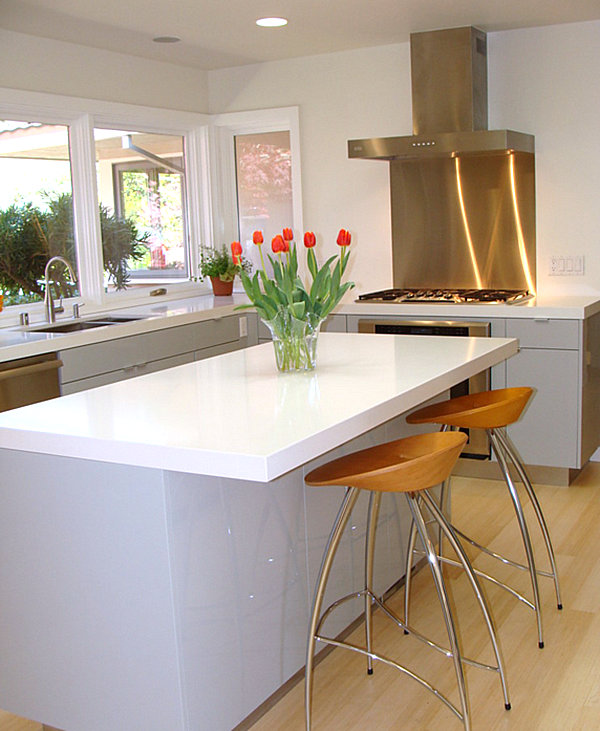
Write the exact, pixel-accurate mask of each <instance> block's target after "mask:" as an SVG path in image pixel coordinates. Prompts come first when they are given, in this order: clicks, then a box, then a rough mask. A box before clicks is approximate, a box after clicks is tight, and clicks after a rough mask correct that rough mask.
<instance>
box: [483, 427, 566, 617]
mask: <svg viewBox="0 0 600 731" xmlns="http://www.w3.org/2000/svg"><path fill="white" fill-rule="evenodd" d="M496 436H497V437H498V440H499V441H500V443H501V444H502V446H503V447H504V449H505V451H506V453H507V454H508V456H509V458H510V460H511V462H512V463H513V464H514V466H515V468H516V470H517V474H518V475H519V478H520V480H521V482H522V483H523V485H524V487H525V490H526V492H527V495H528V497H529V500H530V502H531V504H532V505H533V509H534V511H535V516H536V518H537V521H538V523H539V526H540V530H541V531H542V535H543V537H544V542H545V544H546V551H547V553H548V560H549V561H550V567H551V571H550V575H551V577H552V578H553V579H554V589H555V591H556V604H557V607H558V609H562V608H563V605H562V599H561V595H560V586H559V583H558V569H557V567H556V559H555V557H554V549H553V548H552V541H551V540H550V532H549V531H548V526H547V525H546V520H545V518H544V513H543V512H542V508H541V506H540V503H539V501H538V499H537V495H536V494H535V492H534V489H533V485H532V484H531V481H530V479H529V476H528V475H527V472H526V471H525V467H524V466H523V461H522V459H521V457H520V455H519V452H518V451H517V448H516V447H515V445H514V444H513V442H512V440H511V439H510V437H509V436H508V434H506V432H503V431H502V430H498V431H497V432H496ZM538 573H542V572H538Z"/></svg>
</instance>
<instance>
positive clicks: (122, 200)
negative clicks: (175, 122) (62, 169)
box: [94, 129, 190, 291]
mask: <svg viewBox="0 0 600 731" xmlns="http://www.w3.org/2000/svg"><path fill="white" fill-rule="evenodd" d="M94 138H95V149H96V160H97V163H96V166H97V179H98V197H99V201H100V216H101V228H102V238H103V255H104V268H105V282H104V284H105V288H106V289H107V291H113V290H115V289H117V290H119V289H123V288H125V287H139V286H141V285H143V284H152V283H156V282H164V281H169V280H171V281H177V280H185V279H189V275H190V268H189V238H188V236H187V221H186V210H185V163H184V155H183V137H182V136H180V135H166V134H153V133H141V132H131V131H128V130H107V129H95V130H94ZM109 239H111V241H110V242H109ZM121 254H125V256H124V257H121ZM111 257H112V260H111Z"/></svg>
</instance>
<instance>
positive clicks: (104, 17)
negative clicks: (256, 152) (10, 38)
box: [0, 0, 600, 70]
mask: <svg viewBox="0 0 600 731" xmlns="http://www.w3.org/2000/svg"><path fill="white" fill-rule="evenodd" d="M265 15H280V16H283V17H286V18H288V19H289V21H290V22H289V25H288V26H286V27H284V28H280V29H270V28H258V27H257V26H256V25H255V20H256V19H257V18H259V17H261V16H265ZM597 19H600V0H254V1H252V0H126V2H123V0H0V27H2V28H5V29H7V30H13V31H18V32H22V33H28V34H31V35H34V36H40V37H43V38H53V39H55V40H60V41H70V42H73V43H79V44H83V45H86V46H92V47H94V48H101V49H106V50H110V51H120V52H123V53H128V54H131V55H134V56H140V57H142V58H148V59H155V60H159V61H168V62H171V63H177V64H181V65H186V66H193V67H196V68H200V69H206V70H211V69H218V68H227V67H229V66H240V65H244V64H249V63H257V62H261V61H270V60H278V59H284V58H293V57H297V56H310V55H313V54H319V53H329V52H331V51H342V50H348V49H353V48H363V47H368V46H378V45H386V44H390V43H399V42H404V41H407V40H408V36H409V34H410V33H412V32H415V31H423V30H435V29H437V28H452V27H457V26H463V25H475V26H477V27H479V28H481V29H482V30H484V31H488V32H491V31H498V30H508V29H513V28H525V27H531V26H540V25H553V24H556V23H571V22H577V21H585V20H597ZM160 35H176V36H180V37H181V39H182V41H181V43H177V44H169V45H165V44H158V43H153V42H152V38H153V37H155V36H160Z"/></svg>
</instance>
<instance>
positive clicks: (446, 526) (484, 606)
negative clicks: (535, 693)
mask: <svg viewBox="0 0 600 731" xmlns="http://www.w3.org/2000/svg"><path fill="white" fill-rule="evenodd" d="M422 499H423V502H424V503H425V504H426V505H427V507H428V509H429V511H430V512H431V514H432V515H433V516H434V517H435V519H436V520H437V522H438V524H439V526H440V530H442V531H443V532H444V535H445V536H446V538H447V539H448V543H449V544H450V546H451V548H452V549H453V551H454V552H455V553H456V555H457V556H458V558H459V560H460V563H461V564H462V568H463V569H464V570H465V573H466V574H467V577H468V579H469V581H470V583H471V586H472V588H473V592H474V593H475V597H476V599H477V601H478V602H479V606H480V608H481V612H482V614H483V617H484V619H485V623H486V626H487V628H488V634H489V636H490V640H491V642H492V647H493V650H494V655H495V656H496V663H497V670H498V674H499V675H500V684H501V686H502V693H503V695H504V708H505V709H506V710H507V711H509V710H510V708H511V704H510V698H509V695H508V684H507V682H506V673H505V670H504V661H503V659H502V653H501V651H500V645H499V643H498V637H497V635H496V627H495V625H494V620H493V619H492V615H491V612H490V609H489V606H488V603H487V601H486V599H485V595H484V594H483V591H482V589H481V585H480V583H479V581H478V579H477V576H476V574H475V571H474V570H473V567H472V566H471V562H470V560H469V557H468V556H467V554H466V552H465V550H464V548H463V546H462V544H461V542H460V541H459V540H458V538H457V536H456V533H455V532H454V529H453V528H452V524H451V523H449V522H448V521H447V520H446V516H445V515H444V512H443V511H442V510H441V509H440V508H439V507H438V506H437V505H436V503H435V500H433V498H432V497H431V495H429V493H428V492H427V491H424V492H423V493H422ZM440 558H441V557H440Z"/></svg>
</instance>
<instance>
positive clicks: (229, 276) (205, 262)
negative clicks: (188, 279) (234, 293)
mask: <svg viewBox="0 0 600 731" xmlns="http://www.w3.org/2000/svg"><path fill="white" fill-rule="evenodd" d="M236 260H237V261H239V263H237V264H236V263H234V261H233V257H232V255H231V254H230V253H229V250H228V249H227V247H226V246H225V244H223V246H222V247H221V248H220V249H217V248H213V247H212V246H201V247H200V264H199V268H200V277H198V278H199V279H200V281H201V282H202V281H203V280H204V279H205V278H206V277H209V278H210V277H218V278H219V279H220V280H221V281H223V282H232V281H233V280H234V279H235V277H236V276H237V275H238V274H241V272H250V271H251V270H252V264H251V263H250V262H249V261H248V260H247V259H245V258H244V257H243V256H241V255H239V256H236Z"/></svg>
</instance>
